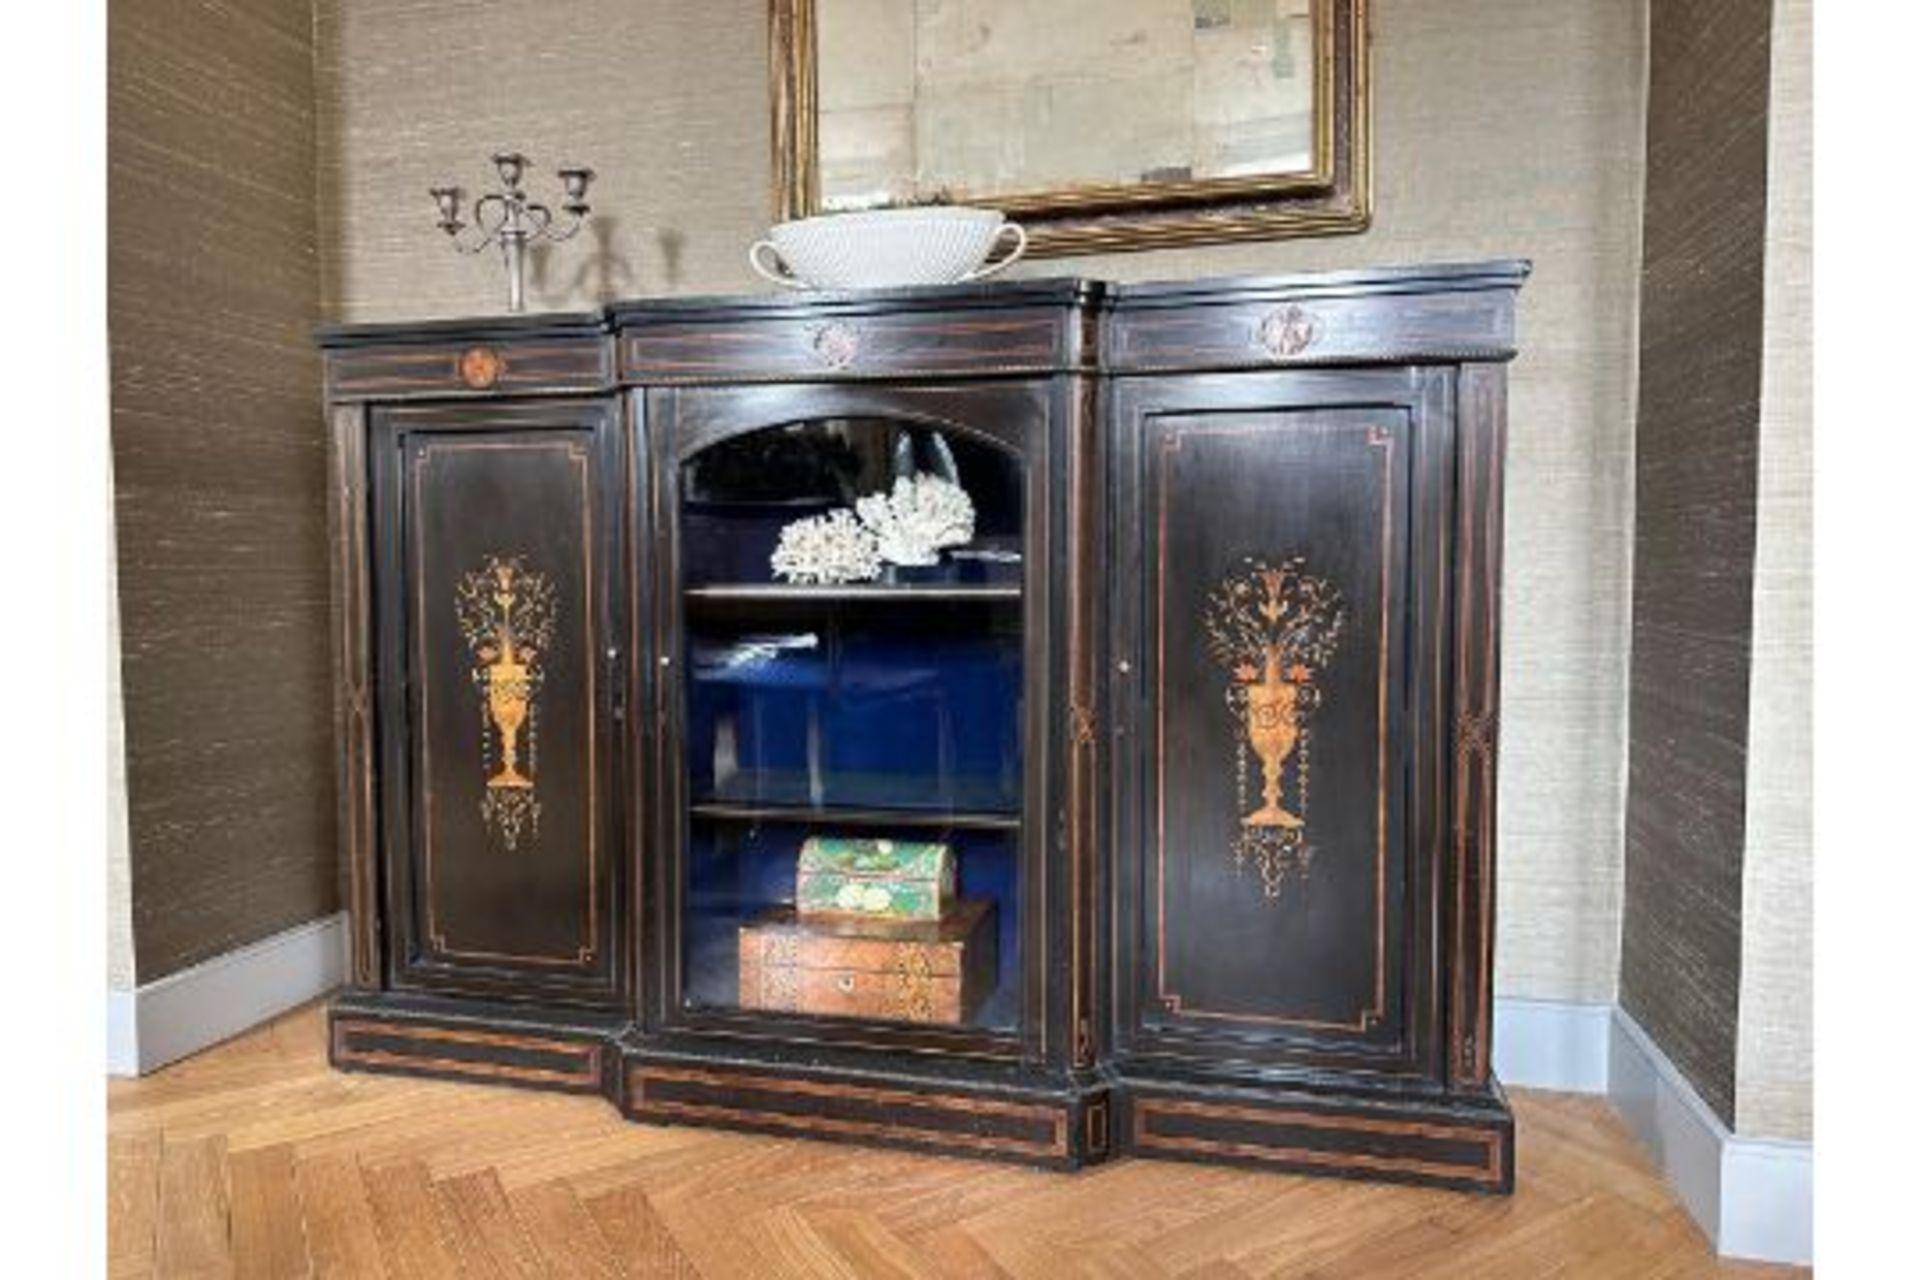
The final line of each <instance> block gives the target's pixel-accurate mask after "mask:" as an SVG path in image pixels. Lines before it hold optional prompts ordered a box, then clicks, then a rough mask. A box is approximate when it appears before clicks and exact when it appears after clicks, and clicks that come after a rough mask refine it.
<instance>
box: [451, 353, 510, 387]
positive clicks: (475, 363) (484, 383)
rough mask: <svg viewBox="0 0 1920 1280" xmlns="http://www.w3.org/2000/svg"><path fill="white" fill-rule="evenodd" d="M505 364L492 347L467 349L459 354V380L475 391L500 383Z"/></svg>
mask: <svg viewBox="0 0 1920 1280" xmlns="http://www.w3.org/2000/svg"><path fill="white" fill-rule="evenodd" d="M506 368H507V362H506V361H505V360H502V359H501V358H500V353H499V352H498V351H495V350H494V349H493V348H492V347H468V348H467V349H466V350H465V351H463V352H461V353H460V380H461V381H462V382H464V383H466V384H467V385H468V386H470V387H472V388H473V389H474V390H476V391H483V390H485V389H486V388H488V387H490V386H492V385H493V384H494V383H496V382H498V381H500V375H501V374H502V373H504V372H506Z"/></svg>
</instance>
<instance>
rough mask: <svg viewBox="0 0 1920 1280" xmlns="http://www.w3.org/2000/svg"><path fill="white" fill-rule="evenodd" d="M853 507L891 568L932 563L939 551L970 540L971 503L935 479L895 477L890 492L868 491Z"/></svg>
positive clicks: (954, 488)
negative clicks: (890, 563)
mask: <svg viewBox="0 0 1920 1280" xmlns="http://www.w3.org/2000/svg"><path fill="white" fill-rule="evenodd" d="M854 505H855V507H856V508H857V509H858V510H859V512H860V522H861V523H862V524H864V525H866V526H867V528H868V529H870V530H871V531H872V532H873V536H874V538H875V539H876V540H877V541H878V543H879V548H880V558H881V559H883V560H887V561H891V562H892V563H894V564H904V565H925V564H938V563H939V562H940V548H942V547H958V546H964V545H965V544H966V543H969V542H972V541H973V499H971V498H969V497H968V496H967V491H966V490H965V489H962V488H961V487H960V486H959V485H957V484H955V483H953V482H952V481H951V480H943V479H941V478H940V477H939V476H934V475H919V476H911V477H909V476H901V477H900V478H899V479H897V480H895V481H894V482H893V492H892V493H891V494H886V493H870V494H868V495H867V496H866V497H864V498H862V499H860V500H859V502H857V503H856V504H854Z"/></svg>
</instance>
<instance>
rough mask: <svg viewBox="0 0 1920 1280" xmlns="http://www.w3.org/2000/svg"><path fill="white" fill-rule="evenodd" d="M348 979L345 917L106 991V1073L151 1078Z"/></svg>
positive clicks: (317, 922) (330, 918)
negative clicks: (127, 988)
mask: <svg viewBox="0 0 1920 1280" xmlns="http://www.w3.org/2000/svg"><path fill="white" fill-rule="evenodd" d="M346 972H347V917H346V914H345V913H344V912H342V913H340V914H338V915H332V916H324V917H322V918H321V919H318V920H310V921H308V922H307V923H306V924H301V925H295V926H294V927H293V928H291V929H287V930H285V931H283V932H281V933H276V934H274V935H273V936H272V937H270V938H262V939H261V940H260V941H258V942H255V943H250V944H249V945H247V946H244V947H240V948H237V949H235V950H233V951H229V952H227V953H226V954H225V955H219V956H215V957H214V958H213V959H211V960H206V961H203V962H201V963H200V964H197V965H194V966H193V967H192V968H191V969H182V970H181V971H180V972H178V973H170V974H168V975H167V976H166V977H164V978H161V979H159V980H157V981H155V982H149V983H147V984H146V985H145V986H142V987H139V988H137V989H136V990H133V991H112V990H110V991H108V992H107V1072H108V1074H109V1075H116V1076H136V1075H145V1074H146V1073H147V1072H149V1071H154V1070H157V1069H158V1068H160V1067H164V1066H165V1065H167V1063H169V1062H173V1061H176V1060H178V1059H180V1058H184V1057H186V1056H187V1055H188V1054H190V1053H198V1052H199V1051H200V1050H202V1049H204V1048H206V1047H207V1046H208V1045H212V1044H218V1043H219V1042H220V1041H222V1040H226V1039H228V1038H230V1037H232V1036H236V1035H238V1034H240V1033H241V1032H242V1031H246V1030H248V1029H249V1028H251V1027H255V1026H258V1025H259V1024H260V1023H262V1022H265V1021H266V1020H267V1019H269V1018H272V1017H274V1016H275V1015H276V1014H280V1013H284V1012H285V1011H286V1010H288V1009H291V1008H293V1007H294V1006H295V1005H299V1004H304V1003H305V1002H307V1001H308V1000H312V999H315V998H316V997H319V996H322V995H325V994H326V993H327V992H329V991H331V990H333V989H334V988H335V987H337V986H339V985H340V983H341V982H342V981H343V980H344V979H345V977H346Z"/></svg>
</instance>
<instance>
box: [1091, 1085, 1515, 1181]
mask: <svg viewBox="0 0 1920 1280" xmlns="http://www.w3.org/2000/svg"><path fill="white" fill-rule="evenodd" d="M1114 1098H1115V1109H1116V1116H1115V1118H1116V1121H1117V1123H1116V1125H1115V1131H1114V1150H1115V1154H1123V1155H1140V1156H1148V1157H1153V1158H1156V1159H1161V1158H1164V1159H1171V1160H1195V1161H1204V1162H1206V1163H1209V1164H1238V1165H1245V1166H1248V1167H1252V1168H1261V1169H1272V1170H1275V1171H1278V1172H1286V1173H1302V1174H1314V1175H1321V1176H1327V1177H1336V1178H1365V1179H1368V1180H1370V1181H1389V1182H1407V1183H1414V1184H1418V1185H1421V1186H1437V1187H1450V1188H1454V1189H1456V1190H1463V1191H1480V1192H1486V1193H1491V1194H1496V1195H1507V1194H1510V1193H1511V1192H1512V1191H1513V1113H1512V1111H1511V1110H1510V1109H1509V1108H1508V1106H1507V1101H1506V1098H1505V1096H1504V1095H1503V1094H1502V1093H1501V1092H1500V1090H1499V1088H1498V1086H1497V1085H1496V1086H1494V1088H1493V1089H1492V1090H1490V1091H1489V1093H1488V1094H1487V1095H1486V1096H1485V1097H1476V1098H1472V1099H1463V1100H1458V1101H1454V1100H1447V1099H1436V1100H1431V1101H1429V1100H1422V1099H1410V1098H1392V1097H1379V1096H1371V1095H1363V1094H1357V1093H1356V1094H1339V1093H1334V1094H1329V1093H1322V1092H1314V1093H1307V1092H1293V1091H1286V1090H1274V1089H1257V1090H1255V1089H1230V1088H1218V1087H1212V1086H1199V1085H1190V1084H1184V1083H1182V1084H1173V1083H1161V1082H1153V1083H1148V1082H1144V1081H1127V1082H1124V1083H1121V1084H1117V1085H1116V1087H1115V1089H1114Z"/></svg>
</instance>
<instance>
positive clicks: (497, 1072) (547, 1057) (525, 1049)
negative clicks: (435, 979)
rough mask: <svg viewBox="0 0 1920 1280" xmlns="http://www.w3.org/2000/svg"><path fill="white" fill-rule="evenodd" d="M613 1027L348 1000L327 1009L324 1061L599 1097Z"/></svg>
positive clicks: (361, 997) (390, 1000)
mask: <svg viewBox="0 0 1920 1280" xmlns="http://www.w3.org/2000/svg"><path fill="white" fill-rule="evenodd" d="M620 1027H621V1023H620V1022H618V1021H617V1020H613V1019H598V1020H596V1019H594V1018H592V1017H591V1016H582V1017H580V1018H577V1019H569V1018H565V1017H552V1016H547V1015H541V1014H536V1013H521V1012H519V1011H516V1010H513V1009H511V1008H507V1007H503V1006H501V1005H491V1004H490V1005H485V1006H476V1005H469V1004H467V1003H466V1002H455V1001H446V1000H431V999H423V1000H412V999H408V998H406V997H400V996H391V995H370V994H355V995H347V996H341V997H340V998H339V999H337V1000H335V1001H334V1002H333V1004H332V1006H331V1007H330V1008H329V1009H328V1011H327V1058H328V1061H330V1062H331V1063H332V1064H333V1065H334V1066H335V1067H337V1068H339V1069H341V1070H345V1071H377V1072H384V1073H389V1074H394V1075H414V1076H429V1077H432V1078H434V1079H440V1080H463V1081H469V1082H473V1083H479V1084H506V1085H519V1086H521V1087H523V1088H530V1089H552V1090H556V1091H559V1092H563V1093H598V1094H605V1093H607V1092H609V1088H610V1080H611V1076H610V1073H609V1071H608V1064H609V1062H610V1060H611V1057H610V1050H611V1048H612V1044H613V1039H614V1037H615V1036H616V1035H618V1034H619V1031H620Z"/></svg>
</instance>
